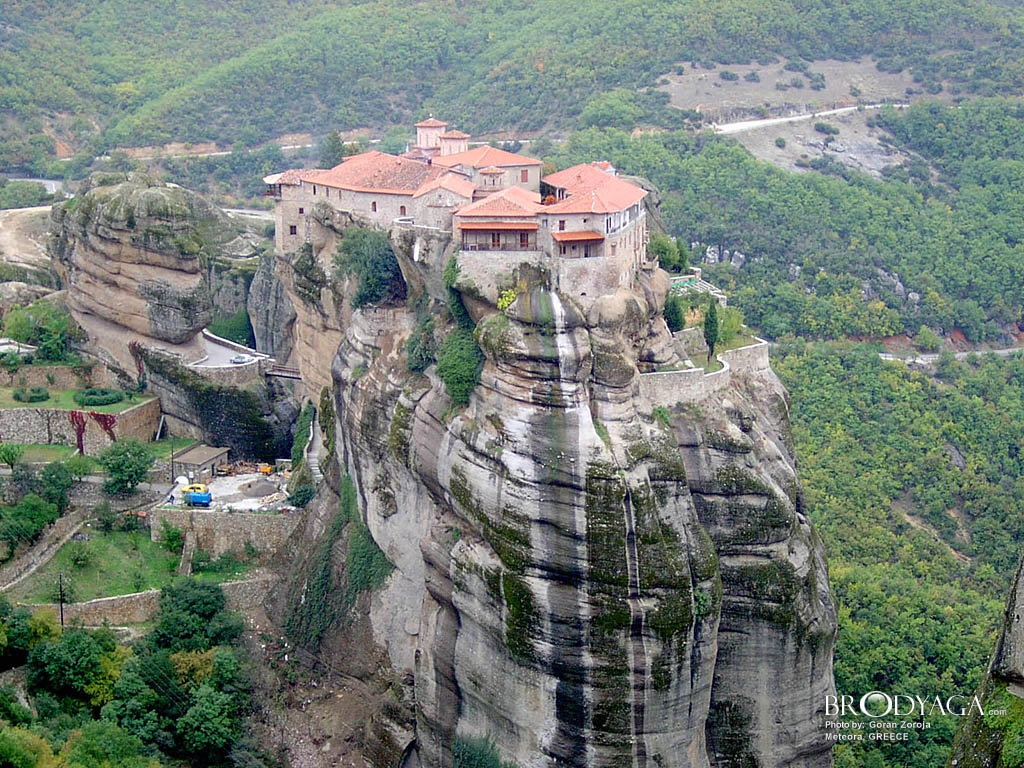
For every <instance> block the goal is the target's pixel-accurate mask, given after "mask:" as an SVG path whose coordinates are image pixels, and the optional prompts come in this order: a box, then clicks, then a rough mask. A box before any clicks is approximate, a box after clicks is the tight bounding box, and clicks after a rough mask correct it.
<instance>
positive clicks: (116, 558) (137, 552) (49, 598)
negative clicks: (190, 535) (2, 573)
mask: <svg viewBox="0 0 1024 768" xmlns="http://www.w3.org/2000/svg"><path fill="white" fill-rule="evenodd" d="M83 532H84V533H85V534H86V535H87V536H89V540H88V541H69V542H68V543H67V544H65V545H64V546H63V547H61V549H60V551H59V552H58V553H57V554H56V555H54V557H53V559H52V560H51V561H50V562H48V563H47V564H46V565H44V566H43V567H42V568H40V569H39V570H38V571H36V572H35V573H34V574H32V576H30V577H29V578H28V579H26V580H25V581H23V582H21V583H20V584H18V585H17V586H16V587H13V588H12V589H11V590H10V591H9V592H8V593H7V597H8V599H9V600H10V601H11V602H14V601H19V602H22V603H49V602H55V600H54V597H55V595H56V592H55V589H56V586H55V585H56V584H57V578H58V574H60V573H63V574H64V579H65V584H67V583H68V582H70V584H71V587H70V589H71V592H72V594H73V596H74V598H75V599H76V600H78V601H83V600H92V599H94V598H97V597H111V596H113V595H126V594H129V593H131V592H141V591H142V590H145V589H156V588H159V587H163V586H165V585H166V584H169V583H170V582H171V581H172V579H173V578H174V571H175V569H176V568H177V567H178V560H179V557H178V555H173V554H171V553H170V552H167V551H166V550H165V549H163V548H162V547H161V546H160V545H159V544H156V543H154V542H152V541H150V540H149V532H148V531H134V532H131V533H125V532H123V531H113V532H111V533H102V532H100V531H99V530H97V529H95V528H84V529H83Z"/></svg>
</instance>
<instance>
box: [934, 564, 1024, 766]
mask: <svg viewBox="0 0 1024 768" xmlns="http://www.w3.org/2000/svg"><path fill="white" fill-rule="evenodd" d="M1021 617H1024V557H1022V559H1021V560H1020V561H1019V562H1018V564H1017V572H1016V574H1015V575H1014V578H1013V586H1012V587H1011V588H1010V596H1009V599H1008V600H1007V601H1006V612H1005V614H1004V616H1003V625H1002V627H1000V629H999V637H998V639H997V640H996V647H995V651H994V652H993V654H992V660H991V662H990V663H989V667H988V671H987V672H986V673H985V679H984V680H983V681H982V683H981V687H980V688H979V689H978V691H977V694H976V696H977V698H978V701H979V702H980V704H981V710H982V711H981V712H979V711H978V709H977V707H972V706H970V705H968V706H966V707H965V709H967V710H968V711H967V714H966V716H965V717H964V718H963V723H962V724H961V726H960V729H959V730H958V731H957V734H956V738H955V739H954V741H953V751H952V754H951V755H950V759H949V762H948V763H947V766H949V768H954V767H955V768H999V766H1009V765H1019V764H1020V754H1021V734H1022V732H1024V624H1022V620H1021ZM983 713H984V714H983Z"/></svg>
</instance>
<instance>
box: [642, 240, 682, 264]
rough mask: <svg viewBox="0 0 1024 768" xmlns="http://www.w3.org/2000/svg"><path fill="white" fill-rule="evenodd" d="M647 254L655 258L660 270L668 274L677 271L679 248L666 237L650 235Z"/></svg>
mask: <svg viewBox="0 0 1024 768" xmlns="http://www.w3.org/2000/svg"><path fill="white" fill-rule="evenodd" d="M647 254H648V256H653V257H655V258H656V259H657V260H658V263H659V264H661V268H662V269H664V270H666V271H668V272H678V271H679V247H678V246H677V245H676V241H675V240H673V239H672V238H671V237H669V236H668V235H660V234H653V235H651V239H650V241H649V242H648V243H647ZM684 262H685V259H684ZM684 268H685V267H684Z"/></svg>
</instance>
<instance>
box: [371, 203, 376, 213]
mask: <svg viewBox="0 0 1024 768" xmlns="http://www.w3.org/2000/svg"><path fill="white" fill-rule="evenodd" d="M370 211H371V212H373V213H376V212H377V202H376V201H374V202H372V203H370Z"/></svg>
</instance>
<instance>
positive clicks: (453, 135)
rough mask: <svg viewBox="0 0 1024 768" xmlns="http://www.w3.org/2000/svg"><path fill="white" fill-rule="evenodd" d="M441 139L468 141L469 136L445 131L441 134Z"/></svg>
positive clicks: (460, 132)
mask: <svg viewBox="0 0 1024 768" xmlns="http://www.w3.org/2000/svg"><path fill="white" fill-rule="evenodd" d="M441 138H442V139H468V138H469V134H468V133H463V132H462V131H445V132H444V133H442V134H441Z"/></svg>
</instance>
